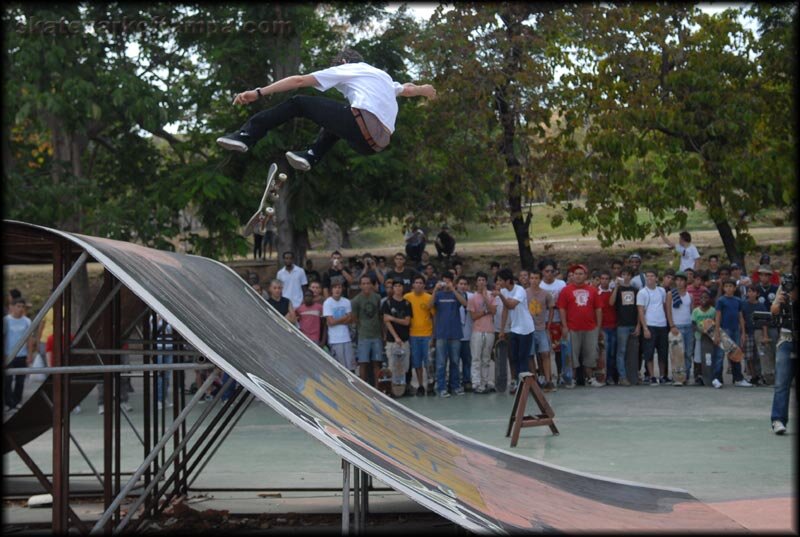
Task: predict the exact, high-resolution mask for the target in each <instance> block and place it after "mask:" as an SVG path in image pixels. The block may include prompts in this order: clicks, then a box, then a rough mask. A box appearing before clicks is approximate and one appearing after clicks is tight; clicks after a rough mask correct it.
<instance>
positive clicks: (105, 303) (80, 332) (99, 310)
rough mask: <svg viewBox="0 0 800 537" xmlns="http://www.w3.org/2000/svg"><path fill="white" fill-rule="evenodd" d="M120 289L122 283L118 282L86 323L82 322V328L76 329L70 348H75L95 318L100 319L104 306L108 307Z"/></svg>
mask: <svg viewBox="0 0 800 537" xmlns="http://www.w3.org/2000/svg"><path fill="white" fill-rule="evenodd" d="M120 289H122V282H120V281H118V282H117V283H116V285H114V287H113V289H111V291H110V292H109V293H108V295H107V296H106V297H105V298H104V299H103V302H101V303H100V305H99V306H98V307H97V309H96V310H95V311H93V312H92V315H91V316H90V317H89V318H88V319H86V321H84V323H83V326H81V327H80V329H78V333H77V334H75V338H74V339H73V340H72V345H70V346H75V345H77V344H78V342H79V341H80V340H81V338H82V337H83V336H84V334H85V333H86V332H88V331H89V329H90V328H91V327H92V325H93V324H94V322H95V321H96V320H97V318H98V317H100V314H101V313H103V311H104V310H105V309H106V306H108V304H109V303H110V302H111V301H112V300H113V299H114V297H115V296H117V293H119V290H120Z"/></svg>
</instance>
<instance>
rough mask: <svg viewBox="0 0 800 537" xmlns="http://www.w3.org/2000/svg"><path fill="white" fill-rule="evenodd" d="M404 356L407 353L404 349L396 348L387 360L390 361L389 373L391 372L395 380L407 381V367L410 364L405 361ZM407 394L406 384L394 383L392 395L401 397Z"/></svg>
mask: <svg viewBox="0 0 800 537" xmlns="http://www.w3.org/2000/svg"><path fill="white" fill-rule="evenodd" d="M398 350H399V352H398ZM404 356H405V353H404V352H403V347H395V350H394V352H393V353H392V354H390V355H389V356H387V358H388V359H389V371H390V372H391V375H390V376H391V377H392V378H393V379H399V378H402V379H404V380H405V377H406V370H407V369H408V367H407V366H408V363H407V362H406V361H405V360H404V359H403V358H404ZM404 366H405V367H404ZM405 392H406V385H405V384H394V383H392V393H393V394H394V396H395V397H400V396H401V395H403V394H404V393H405Z"/></svg>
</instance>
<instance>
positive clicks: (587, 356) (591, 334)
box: [569, 328, 600, 368]
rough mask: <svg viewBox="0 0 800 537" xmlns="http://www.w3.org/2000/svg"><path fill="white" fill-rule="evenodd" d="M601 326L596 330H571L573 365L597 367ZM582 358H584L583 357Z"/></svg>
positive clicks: (570, 340) (570, 341)
mask: <svg viewBox="0 0 800 537" xmlns="http://www.w3.org/2000/svg"><path fill="white" fill-rule="evenodd" d="M599 333H600V329H599V328H595V329H594V330H570V331H569V343H570V346H571V347H572V356H571V358H572V367H573V368H575V367H579V366H580V365H583V367H597V356H598V348H597V342H598V334H599ZM581 358H582V359H581Z"/></svg>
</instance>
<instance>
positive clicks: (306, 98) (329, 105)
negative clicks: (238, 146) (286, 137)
mask: <svg viewBox="0 0 800 537" xmlns="http://www.w3.org/2000/svg"><path fill="white" fill-rule="evenodd" d="M296 117H304V118H306V119H310V120H311V121H313V122H314V123H316V124H317V125H319V126H320V127H322V130H320V131H319V135H318V136H317V139H316V141H315V142H314V143H313V144H312V145H311V149H313V150H314V155H316V157H317V158H322V156H323V155H324V154H325V153H327V152H328V151H329V150H330V148H331V147H333V144H335V143H336V142H338V141H339V139H340V138H342V139H344V140H345V141H346V142H347V144H348V145H349V146H350V147H351V148H353V150H355V151H356V152H357V153H360V154H362V155H371V154H374V153H375V151H373V150H372V148H371V147H370V146H369V144H368V143H367V141H366V140H365V139H364V135H363V134H361V130H360V129H359V128H358V124H357V123H356V119H355V117H354V116H353V113H352V111H351V109H350V105H349V104H347V103H341V102H338V101H334V100H333V99H328V98H326V97H312V96H310V95H295V96H293V97H290V98H289V99H286V100H285V101H283V102H282V103H281V104H279V105H277V106H274V107H272V108H269V109H267V110H263V111H261V112H259V113H257V114H255V115H254V116H253V117H251V118H250V119H248V120H247V122H246V123H245V124H244V125H242V128H241V130H243V131H246V132H247V133H248V134H249V135H250V136H251V137H252V138H253V139H254V140H256V141H258V140H260V139H261V138H263V137H264V136H266V135H267V133H268V132H269V131H270V130H272V129H274V128H275V127H278V126H280V125H283V124H284V123H286V122H288V121H289V120H291V119H294V118H296Z"/></svg>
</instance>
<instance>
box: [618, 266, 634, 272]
mask: <svg viewBox="0 0 800 537" xmlns="http://www.w3.org/2000/svg"><path fill="white" fill-rule="evenodd" d="M619 273H620V274H632V272H631V269H630V267H626V266H625V265H623V266H622V268H621V269H619Z"/></svg>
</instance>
